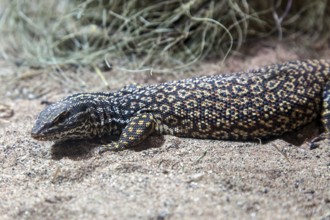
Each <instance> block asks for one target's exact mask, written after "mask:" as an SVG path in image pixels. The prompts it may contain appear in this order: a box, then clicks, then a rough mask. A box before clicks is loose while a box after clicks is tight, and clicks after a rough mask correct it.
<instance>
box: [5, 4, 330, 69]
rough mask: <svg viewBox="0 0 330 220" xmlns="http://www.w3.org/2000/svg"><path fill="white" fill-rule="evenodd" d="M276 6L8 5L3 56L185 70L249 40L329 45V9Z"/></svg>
mask: <svg viewBox="0 0 330 220" xmlns="http://www.w3.org/2000/svg"><path fill="white" fill-rule="evenodd" d="M272 2H273V1H262V0H259V1H252V2H249V3H248V2H247V1H245V0H243V1H242V0H225V1H211V0H165V1H151V0H146V1H143V3H142V1H138V0H130V1H108V0H85V1H83V0H81V1H78V0H76V1H66V0H47V1H45V0H31V1H21V0H6V1H4V2H3V3H2V9H3V12H2V16H1V18H0V39H1V42H0V43H1V44H2V45H6V47H5V48H4V49H3V50H2V51H1V55H0V56H2V57H3V58H4V59H7V60H8V61H13V62H15V63H16V64H18V65H27V66H37V67H40V66H43V67H44V66H49V65H50V66H55V67H63V66H66V65H68V64H69V65H74V66H76V65H88V66H98V67H100V66H101V67H102V66H106V65H110V63H113V62H115V63H116V64H117V66H119V67H122V68H128V69H132V70H135V71H140V70H145V69H151V68H154V69H157V68H160V67H170V69H181V68H185V67H187V66H190V65H191V64H194V63H196V62H197V61H200V60H203V59H204V58H206V57H207V58H216V59H225V58H226V57H227V56H228V55H229V54H230V53H231V52H232V51H235V50H237V49H239V48H240V47H241V46H242V45H243V44H244V43H246V42H247V40H250V41H257V40H259V39H260V38H265V37H269V36H276V37H278V38H279V39H283V38H284V39H294V40H297V39H299V40H302V42H303V44H305V45H306V46H310V45H312V44H314V43H315V42H324V41H325V40H327V39H329V32H328V31H327V30H329V28H330V13H329V10H330V6H329V4H327V1H325V0H316V1H308V0H302V1H291V0H287V1H274V2H276V3H272ZM304 39H308V40H304Z"/></svg>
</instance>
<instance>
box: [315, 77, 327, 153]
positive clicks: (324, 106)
mask: <svg viewBox="0 0 330 220" xmlns="http://www.w3.org/2000/svg"><path fill="white" fill-rule="evenodd" d="M321 122H322V125H323V128H324V132H323V133H322V134H320V135H319V136H317V137H315V138H314V139H313V140H312V141H311V142H310V148H311V149H313V148H316V147H318V144H316V142H318V141H321V140H324V139H330V81H329V82H327V83H326V85H325V87H324V89H323V94H322V109H321Z"/></svg>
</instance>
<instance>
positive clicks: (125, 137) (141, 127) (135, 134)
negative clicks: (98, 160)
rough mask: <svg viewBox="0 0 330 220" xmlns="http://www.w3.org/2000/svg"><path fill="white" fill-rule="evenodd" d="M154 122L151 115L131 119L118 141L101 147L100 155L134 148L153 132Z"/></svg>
mask: <svg viewBox="0 0 330 220" xmlns="http://www.w3.org/2000/svg"><path fill="white" fill-rule="evenodd" d="M155 125H156V121H155V119H154V117H153V114H151V113H140V114H138V115H136V116H134V117H132V118H131V120H130V121H129V123H128V124H127V125H126V127H125V128H124V129H123V131H122V133H121V135H120V137H119V140H118V141H115V142H111V143H109V144H106V145H102V146H101V147H102V148H101V149H100V153H103V152H105V151H108V150H120V149H124V148H128V147H132V146H135V145H137V144H139V143H141V142H142V141H143V140H145V139H146V138H147V137H148V136H149V135H150V134H151V133H152V132H153V131H154V130H155Z"/></svg>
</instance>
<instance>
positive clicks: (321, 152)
mask: <svg viewBox="0 0 330 220" xmlns="http://www.w3.org/2000/svg"><path fill="white" fill-rule="evenodd" d="M254 48H255V50H256V52H255V53H253V54H252V53H251V54H249V55H248V56H243V55H241V54H238V55H235V56H233V57H232V58H230V59H229V60H228V61H227V62H226V65H225V66H222V67H220V65H218V64H217V63H215V62H213V63H205V64H203V65H202V66H201V67H200V71H199V72H198V74H197V73H189V74H186V75H182V74H176V75H175V74H173V75H161V74H157V73H155V74H153V75H152V76H150V74H126V73H121V72H118V71H116V66H114V69H113V70H112V71H109V72H106V73H105V77H106V79H107V81H108V82H109V87H110V88H111V89H116V88H120V87H122V86H124V85H125V84H129V83H131V82H138V83H155V82H163V81H167V80H172V79H177V78H184V77H187V76H188V75H204V74H213V73H215V72H226V71H238V70H243V69H248V68H252V67H256V66H261V65H266V64H271V63H276V62H282V61H286V60H290V59H298V58H306V57H308V56H307V55H305V56H301V55H297V54H296V53H295V52H288V51H292V49H288V48H284V47H281V46H277V47H274V46H270V45H261V46H259V47H254ZM329 54H330V52H329V50H326V51H323V52H322V53H321V52H320V54H318V56H319V58H326V59H329V58H330V55H329ZM1 62H2V63H0V64H1V65H0V66H2V67H1V68H0V80H1V81H0V83H1V84H0V85H1V86H2V88H5V89H6V91H3V92H2V93H3V94H1V97H2V98H1V99H0V198H1V200H0V218H1V219H157V220H158V219H159V220H161V219H323V220H325V219H330V147H329V142H327V141H322V142H320V146H319V147H318V148H315V149H310V148H309V145H308V143H306V142H304V143H302V144H299V145H298V146H296V145H293V144H291V143H290V142H287V141H284V140H283V138H278V139H274V140H272V141H269V142H268V143H251V142H230V141H220V140H219V141H214V140H195V139H182V138H177V137H172V136H164V137H157V136H154V137H151V138H149V139H148V140H147V141H146V142H144V143H142V144H141V145H139V146H138V147H136V148H133V149H127V150H123V151H120V152H106V153H105V154H103V155H99V154H98V148H97V147H96V146H97V144H95V143H88V142H69V143H65V144H54V143H52V142H39V141H36V140H33V139H32V138H31V137H30V130H31V128H32V126H33V123H34V120H35V118H36V116H37V114H38V113H39V112H40V111H41V110H42V109H43V108H44V105H42V104H41V101H44V100H48V101H56V100H58V98H60V97H64V96H66V95H68V94H71V93H72V92H78V91H97V90H104V89H105V88H104V85H103V83H102V82H100V80H99V77H98V76H97V75H96V74H94V73H86V72H83V73H81V74H80V75H78V77H77V73H74V72H72V73H70V74H67V75H65V80H63V79H64V78H63V77H64V76H63V74H62V73H58V72H53V73H51V74H46V73H44V70H42V69H39V70H36V69H33V70H32V69H31V70H26V69H25V70H24V71H23V70H20V69H17V68H16V67H13V66H8V65H7V64H5V63H4V62H3V61H1ZM13 79H16V80H15V81H13ZM17 79H19V80H17ZM77 79H78V80H77ZM73 82H75V83H73ZM45 85H46V86H45ZM317 130H318V127H317V123H316V125H314V126H313V125H312V127H311V128H306V129H303V130H301V131H298V132H296V134H292V135H291V134H289V135H286V136H287V138H289V139H290V138H292V137H293V139H295V138H296V137H299V138H300V139H303V140H305V138H306V137H305V136H313V135H315V133H316V132H317ZM306 131H307V132H306Z"/></svg>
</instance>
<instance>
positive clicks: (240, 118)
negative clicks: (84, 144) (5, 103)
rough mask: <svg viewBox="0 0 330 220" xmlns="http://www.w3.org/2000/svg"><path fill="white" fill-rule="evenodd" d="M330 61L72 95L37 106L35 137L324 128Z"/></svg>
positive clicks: (239, 135)
mask: <svg viewBox="0 0 330 220" xmlns="http://www.w3.org/2000/svg"><path fill="white" fill-rule="evenodd" d="M329 67H330V63H329V62H327V61H324V60H305V61H294V62H287V63H284V64H276V65H271V66H266V67H263V68H259V69H255V70H250V71H248V72H239V73H233V74H226V75H224V76H221V75H215V76H204V77H197V78H191V79H186V80H181V81H174V82H168V83H163V84H159V85H150V86H145V87H136V86H128V87H125V88H123V89H121V90H119V91H117V92H112V93H78V94H74V95H71V96H69V97H67V98H65V99H63V100H61V101H59V102H57V103H55V104H52V105H50V106H48V107H47V108H46V109H45V110H43V111H42V112H41V113H40V114H39V116H38V118H37V121H36V124H35V126H34V128H33V129H32V137H34V138H35V139H38V140H65V139H80V138H95V137H100V138H102V137H103V136H105V135H110V136H119V140H118V141H115V142H111V143H109V144H108V145H106V147H107V148H109V149H111V148H126V147H131V146H134V145H136V144H138V143H140V142H141V141H143V140H144V139H145V138H147V137H148V136H149V135H151V134H170V135H175V136H179V137H191V138H205V139H227V140H229V139H230V140H254V139H265V138H269V137H273V136H279V135H282V134H283V133H285V132H289V131H293V130H296V129H299V128H301V127H302V126H304V125H306V124H308V123H310V122H311V121H313V120H314V119H316V118H317V117H318V116H320V117H321V121H322V123H323V126H324V129H325V132H326V133H327V134H328V133H329V131H330V104H329V103H330V69H329Z"/></svg>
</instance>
